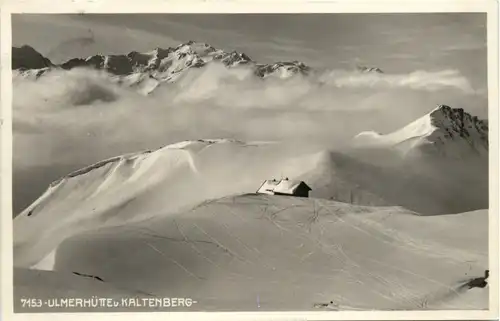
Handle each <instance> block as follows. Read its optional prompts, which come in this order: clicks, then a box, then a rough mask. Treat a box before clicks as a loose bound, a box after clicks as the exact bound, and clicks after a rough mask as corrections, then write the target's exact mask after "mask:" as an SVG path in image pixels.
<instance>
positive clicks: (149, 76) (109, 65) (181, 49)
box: [12, 41, 311, 93]
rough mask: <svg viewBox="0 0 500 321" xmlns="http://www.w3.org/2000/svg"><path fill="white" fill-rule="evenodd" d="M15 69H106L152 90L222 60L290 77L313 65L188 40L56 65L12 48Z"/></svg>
mask: <svg viewBox="0 0 500 321" xmlns="http://www.w3.org/2000/svg"><path fill="white" fill-rule="evenodd" d="M12 59H13V61H15V62H16V63H15V64H13V69H14V70H16V73H17V74H20V75H21V76H24V77H40V76H41V75H43V74H44V73H46V72H50V71H51V70H57V69H63V70H70V69H73V68H82V67H85V68H92V69H97V70H104V71H107V72H108V73H110V74H111V75H114V76H115V78H116V79H115V80H116V81H117V82H119V83H123V84H126V85H129V86H138V87H140V91H141V92H144V93H149V92H151V91H153V90H154V89H155V88H156V86H158V85H159V84H160V83H163V82H167V83H168V82H174V81H176V80H177V79H178V78H179V77H182V75H183V74H184V73H185V72H186V71H187V70H189V69H191V68H202V67H204V66H206V65H207V64H210V63H220V64H222V65H224V66H225V67H227V68H235V67H238V66H240V67H241V66H245V67H246V68H250V70H252V72H253V73H254V74H255V75H256V76H257V77H260V78H266V77H270V76H272V77H278V78H289V77H291V76H293V75H296V74H301V75H306V74H308V73H309V72H310V70H311V69H310V68H309V67H308V66H306V65H305V64H304V63H302V62H299V61H292V62H276V63H272V64H259V63H257V62H255V61H253V60H252V59H251V58H250V57H249V56H247V55H246V54H245V53H239V52H236V51H224V50H222V49H216V48H214V47H212V46H211V45H209V44H206V43H198V42H194V41H189V42H187V43H183V44H180V45H178V46H177V47H175V48H166V49H163V48H155V49H154V50H152V51H150V52H144V53H140V52H137V51H132V52H130V53H128V54H124V55H102V54H98V55H94V56H90V57H87V58H73V59H70V60H68V61H66V62H64V63H62V64H60V65H57V66H56V65H54V64H52V63H51V62H50V60H48V59H47V58H44V57H43V56H42V55H41V54H39V53H38V52H36V51H35V50H34V49H33V48H31V47H28V46H26V47H22V48H13V58H12ZM21 61H22V62H21Z"/></svg>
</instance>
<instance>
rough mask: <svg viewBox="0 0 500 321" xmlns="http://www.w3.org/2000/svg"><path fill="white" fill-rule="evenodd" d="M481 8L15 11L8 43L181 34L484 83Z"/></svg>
mask: <svg viewBox="0 0 500 321" xmlns="http://www.w3.org/2000/svg"><path fill="white" fill-rule="evenodd" d="M485 25H486V14H483V13H441V14H435V13H425V14H421V13H404V14H349V13H342V14H219V15H217V14H175V15H165V14H149V15H144V14H143V15H139V14H137V15H130V14H111V15H110V14H92V15H78V14H73V15H31V14H30V15H28V14H22V15H14V16H13V19H12V29H13V40H12V41H13V45H14V46H20V45H23V44H29V45H31V46H32V47H34V48H35V49H37V50H38V51H39V52H41V53H42V54H44V55H46V56H47V57H48V58H49V59H51V60H53V61H54V62H62V61H64V60H67V59H70V58H74V57H86V56H89V55H93V54H96V53H98V52H100V53H103V54H109V53H116V54H123V53H128V52H130V51H132V50H136V51H148V50H151V49H153V48H156V47H168V46H175V45H177V44H179V43H182V42H186V41H188V40H195V41H201V42H207V43H210V44H211V45H213V46H214V47H217V48H223V49H227V50H237V51H243V52H245V53H246V54H248V55H249V56H250V57H251V58H253V59H254V60H257V61H259V62H263V63H270V62H275V61H280V60H301V61H303V62H304V63H306V64H307V65H310V66H312V67H316V68H352V67H353V65H355V64H357V63H359V64H365V65H370V66H377V67H379V68H381V69H382V70H384V71H386V72H388V73H406V72H411V71H415V70H420V69H421V70H427V71H432V70H443V69H458V70H460V72H461V73H462V74H463V75H465V76H466V77H467V78H468V79H469V80H470V82H471V83H472V85H473V87H475V88H478V90H485V88H486V87H487V86H486V78H487V66H486V56H487V52H486V26H485Z"/></svg>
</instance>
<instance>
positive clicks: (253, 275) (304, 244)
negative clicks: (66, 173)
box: [15, 194, 488, 311]
mask: <svg viewBox="0 0 500 321" xmlns="http://www.w3.org/2000/svg"><path fill="white" fill-rule="evenodd" d="M171 200H172V198H171V197H167V196H165V197H164V198H162V199H158V200H156V207H157V209H158V211H159V212H158V214H157V215H156V216H155V217H154V218H152V219H151V220H145V221H141V222H135V223H131V222H126V221H125V220H126V219H125V218H124V221H123V222H121V224H116V225H115V226H114V227H109V228H106V227H104V225H105V224H103V221H105V220H106V218H105V217H104V216H105V215H104V214H103V213H101V215H102V220H94V221H93V223H92V225H90V220H88V219H85V218H84V217H80V218H78V219H77V218H75V216H74V212H67V213H65V214H64V215H62V214H60V221H61V223H60V224H62V222H64V223H65V225H66V226H65V230H67V231H68V232H66V233H65V234H66V235H65V236H66V237H65V238H64V239H60V240H58V242H54V239H57V238H58V233H57V232H56V231H54V230H52V231H53V232H52V233H47V234H45V235H44V237H41V236H40V235H39V234H38V235H37V237H36V239H33V240H32V241H30V244H29V245H30V246H35V247H38V249H40V247H43V246H44V245H45V246H46V245H47V244H50V246H51V248H52V251H53V253H54V254H53V255H54V260H53V265H52V266H50V267H49V266H46V268H50V269H51V270H53V272H48V273H55V274H53V276H54V277H55V276H56V275H61V277H60V278H54V277H52V279H50V275H46V278H41V279H39V280H38V281H36V280H35V281H33V282H32V283H31V284H30V285H27V284H26V280H24V281H23V282H22V284H23V286H24V287H25V288H28V289H29V288H30V287H34V288H36V287H38V288H40V285H39V284H40V283H42V282H43V283H44V284H46V285H49V286H47V287H45V289H46V290H45V292H40V291H39V292H37V293H39V295H40V296H41V297H42V298H43V297H48V298H50V297H53V296H54V294H55V293H58V294H59V295H61V292H63V291H64V290H65V289H67V288H68V287H70V285H71V287H73V288H77V289H78V287H82V288H84V289H85V291H83V290H82V291H81V293H82V294H81V295H79V296H80V297H81V296H85V295H91V294H92V295H99V296H105V297H116V296H119V294H122V295H123V290H122V292H120V290H116V292H115V293H113V292H112V293H113V294H111V295H110V294H109V290H107V289H113V288H116V289H130V290H129V291H131V292H140V293H148V294H150V295H152V296H154V297H188V298H192V299H193V300H195V301H197V304H195V305H194V306H192V307H190V308H189V309H188V308H185V309H184V310H190V311H192V310H212V311H214V310H216V311H220V310H261V311H266V310H315V309H327V310H346V309H347V310H349V309H354V310H369V309H381V310H387V309H390V310H392V309H412V310H413V309H472V308H474V309H483V308H486V307H487V304H488V303H487V302H488V300H487V297H488V288H484V289H470V290H469V289H468V288H467V287H463V285H464V284H465V283H466V282H467V281H468V280H469V279H470V278H473V277H478V276H481V275H482V274H483V273H484V270H485V269H487V264H488V263H487V240H488V237H487V230H488V229H487V227H488V224H487V211H479V212H471V213H463V214H456V215H444V216H433V217H424V216H417V215H414V214H413V213H412V212H409V211H407V210H404V209H403V208H398V207H379V208H377V207H362V206H356V205H350V204H345V203H338V202H334V201H328V200H320V199H300V198H294V197H285V196H270V195H255V194H247V195H239V196H230V197H224V198H221V199H217V200H213V201H209V202H204V203H202V204H199V206H195V207H193V208H192V209H190V210H187V211H179V212H177V213H170V214H167V213H164V212H162V211H163V207H164V206H166V207H167V208H168V206H169V205H168V203H169V202H170V201H171ZM142 201H143V202H147V200H142ZM128 212H129V213H130V211H128ZM135 213H136V215H141V213H140V209H139V208H137V209H136V210H135ZM44 214H46V213H43V214H40V215H39V216H38V217H33V218H32V219H33V220H34V221H36V224H37V225H38V229H39V230H42V229H47V230H50V229H51V225H52V224H54V223H55V222H54V221H55V220H54V219H49V218H48V217H47V218H42V216H41V215H44ZM44 216H45V215H44ZM27 219H29V218H26V220H27ZM117 219H119V215H118V216H117ZM16 220H17V219H16ZM16 223H17V224H20V223H18V222H16ZM82 224H85V225H87V231H86V232H85V233H82V230H81V228H80V227H81V225H82ZM108 226H109V225H108ZM443 229H445V230H446V233H443ZM15 235H16V234H15ZM35 242H36V243H39V245H38V246H37V245H36V244H35ZM26 246H28V244H26ZM19 254H20V253H19V252H16V256H18V255H19ZM23 255H26V253H23ZM31 256H32V257H34V254H32V255H31ZM17 265H18V266H27V262H24V263H21V262H19V260H18V261H17ZM21 271H23V270H21ZM73 271H78V272H79V273H82V274H87V275H93V276H97V277H99V278H100V279H102V280H104V284H102V283H96V284H95V286H94V287H93V288H92V287H90V286H89V285H78V284H79V283H77V282H75V280H68V277H67V276H66V277H63V275H64V274H69V273H71V272H73ZM15 273H20V272H19V270H16V272H15ZM21 273H26V272H21ZM62 280H68V281H69V282H70V283H69V284H64V281H62ZM20 282H21V281H19V283H20ZM81 282H83V281H81ZM81 282H80V283H81ZM16 284H18V283H16ZM51 284H52V285H51ZM16 287H17V286H16ZM92 289H93V290H94V291H95V292H94V293H92ZM242 289H244V291H243V290H242ZM25 291H26V290H25ZM106 291H108V292H106ZM25 293H26V292H25ZM77 293H78V292H77ZM464 298H465V299H464ZM322 305H324V306H322ZM178 310H182V308H181V309H178Z"/></svg>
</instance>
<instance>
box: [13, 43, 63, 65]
mask: <svg viewBox="0 0 500 321" xmlns="http://www.w3.org/2000/svg"><path fill="white" fill-rule="evenodd" d="M53 66H54V64H53V63H52V62H51V61H50V60H49V59H47V58H45V57H44V56H43V55H42V54H40V53H39V52H38V51H36V50H35V49H34V48H33V47H31V46H28V45H23V46H21V47H12V69H14V70H15V69H20V70H30V69H42V68H49V67H53Z"/></svg>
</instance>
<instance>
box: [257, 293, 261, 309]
mask: <svg viewBox="0 0 500 321" xmlns="http://www.w3.org/2000/svg"><path fill="white" fill-rule="evenodd" d="M257 308H260V299H259V295H258V294H257Z"/></svg>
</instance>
